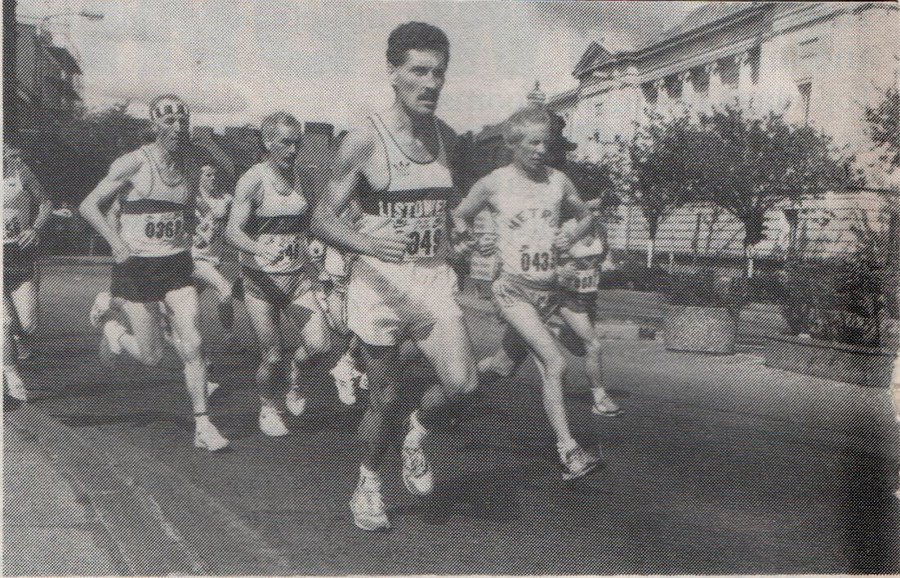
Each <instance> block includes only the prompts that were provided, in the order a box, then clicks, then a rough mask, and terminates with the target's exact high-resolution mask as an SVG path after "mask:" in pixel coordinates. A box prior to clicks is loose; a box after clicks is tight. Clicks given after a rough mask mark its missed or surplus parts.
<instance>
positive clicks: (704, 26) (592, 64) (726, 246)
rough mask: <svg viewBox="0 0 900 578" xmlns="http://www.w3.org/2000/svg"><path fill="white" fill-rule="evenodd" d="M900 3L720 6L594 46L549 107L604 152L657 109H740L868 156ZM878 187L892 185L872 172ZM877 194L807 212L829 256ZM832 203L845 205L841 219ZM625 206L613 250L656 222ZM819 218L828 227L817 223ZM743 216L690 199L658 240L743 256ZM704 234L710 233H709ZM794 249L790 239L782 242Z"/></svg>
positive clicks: (892, 77)
mask: <svg viewBox="0 0 900 578" xmlns="http://www.w3.org/2000/svg"><path fill="white" fill-rule="evenodd" d="M898 24H900V19H898V7H897V5H896V4H894V3H787V2H786V3H763V2H723V3H711V4H707V5H704V6H702V7H700V8H697V9H695V10H694V11H693V12H691V13H690V14H688V16H687V17H686V18H685V21H684V22H683V23H681V24H679V25H678V26H675V27H674V28H671V29H669V30H667V31H665V32H663V33H662V34H660V35H658V36H656V37H654V38H650V39H648V41H647V42H645V43H644V44H643V45H641V46H639V47H637V48H636V49H635V50H632V51H623V52H610V51H608V50H607V49H606V48H604V47H603V46H602V45H600V44H599V43H596V42H594V43H591V44H590V45H589V46H588V47H587V49H586V50H585V52H584V54H583V56H582V58H581V59H580V61H579V62H578V63H577V65H576V66H575V69H574V70H573V76H575V78H576V79H577V81H578V85H577V86H576V87H575V88H573V89H571V90H569V91H566V92H564V93H562V94H558V95H555V96H553V97H552V98H550V99H549V101H548V106H549V107H550V108H551V109H552V110H553V111H554V112H556V113H557V114H558V115H559V116H560V117H562V119H563V120H564V121H565V127H564V133H563V134H564V136H565V137H566V138H567V139H568V140H570V141H572V142H573V143H575V144H576V145H577V149H576V150H575V151H574V152H573V153H572V155H573V156H574V157H576V158H579V159H589V160H599V159H601V158H602V157H603V156H604V155H605V154H606V153H608V152H610V151H611V150H612V149H613V148H615V147H616V146H617V144H616V143H617V141H618V140H625V141H627V140H629V139H630V138H631V136H632V135H633V133H634V130H635V128H636V127H637V126H639V125H640V123H641V122H642V121H643V119H644V118H646V116H645V115H646V113H647V111H648V110H655V111H657V112H660V113H663V114H666V113H667V112H669V111H673V110H678V109H682V108H683V107H689V108H691V109H694V110H708V109H710V108H711V107H715V106H724V105H726V104H727V105H738V106H742V107H752V108H753V109H756V110H759V111H761V112H766V111H778V112H784V114H785V116H786V118H787V120H789V121H790V122H793V123H809V124H811V125H813V126H815V127H816V128H819V129H821V130H823V131H824V132H825V133H826V134H828V135H829V136H831V137H832V138H833V139H834V143H835V144H836V145H837V146H840V147H846V149H847V150H848V151H849V152H852V153H854V154H857V155H858V156H859V157H862V158H866V156H867V154H868V153H869V151H870V149H871V147H872V145H871V141H870V139H869V137H868V134H867V131H866V123H865V118H864V111H865V107H866V106H867V105H870V104H873V103H874V102H876V101H877V99H878V98H879V96H880V92H879V91H880V90H883V89H885V88H886V87H887V86H889V85H890V84H891V83H896V70H897V66H898V60H897V58H898V44H897V42H896V34H897V30H898V29H900V27H898ZM867 177H868V181H869V182H870V183H871V184H872V186H873V187H876V188H877V187H878V186H879V185H881V184H882V183H881V179H880V176H879V175H878V174H877V171H874V172H873V171H869V173H868V174H867ZM873 203H874V200H873V197H872V195H867V194H865V193H857V194H854V195H849V196H848V195H846V194H843V195H840V194H832V195H830V196H829V197H828V198H827V199H826V200H825V201H824V202H822V201H820V202H818V203H812V204H810V205H809V206H808V207H806V209H803V211H804V213H803V214H804V215H805V216H806V217H808V219H806V221H807V222H805V224H804V225H802V226H805V227H806V229H807V231H808V233H807V234H809V235H810V236H811V237H814V238H816V242H815V243H814V245H815V246H818V247H819V248H820V250H821V251H822V252H823V253H825V254H830V253H835V252H841V251H844V250H846V248H847V247H848V246H849V243H851V242H852V240H851V239H850V238H849V236H848V234H849V233H848V231H847V229H848V228H849V226H850V225H849V221H851V220H852V219H854V218H857V217H858V215H856V213H858V212H859V211H863V212H866V211H868V209H869V208H871V206H872V205H873ZM831 209H837V213H838V214H837V215H834V214H830V213H835V211H831ZM638 213H639V211H636V210H635V208H634V207H629V206H628V204H627V203H626V204H625V205H623V207H622V222H620V223H619V224H617V225H615V226H614V227H613V229H614V231H613V232H614V239H613V244H614V246H619V247H622V248H640V247H642V246H643V244H644V242H645V241H646V227H645V225H644V224H643V223H642V219H641V218H640V217H639V216H638ZM817 223H825V224H824V225H821V226H820V225H818V224H817ZM788 224H789V223H788V220H787V219H786V218H785V217H784V215H783V213H782V212H781V211H773V212H772V214H771V215H770V219H769V223H768V224H767V228H768V230H769V232H770V234H769V235H768V239H767V240H766V241H764V242H763V243H761V244H760V246H759V250H760V252H761V253H762V254H766V253H771V252H773V251H774V252H777V251H778V249H779V247H780V244H781V243H782V241H783V239H784V238H786V237H787V236H788V235H789V233H788V232H787V231H785V227H787V226H788ZM740 229H741V227H740V224H739V223H738V222H737V221H736V220H734V219H733V218H731V217H730V216H729V215H727V214H721V212H720V211H716V210H714V209H712V208H709V207H685V208H684V209H682V210H680V211H679V212H678V213H676V214H675V215H673V216H672V217H670V218H669V219H668V221H667V222H664V223H663V225H662V227H661V228H660V231H659V236H658V239H657V248H658V250H661V251H674V252H678V253H683V252H685V251H688V250H694V249H692V247H695V246H696V245H697V244H698V239H697V231H698V230H701V231H703V230H706V231H707V234H706V235H705V238H703V239H700V240H699V244H700V245H701V246H702V247H704V248H706V249H707V250H708V252H711V253H714V254H730V255H736V254H739V253H740V251H741V250H742V248H741V241H742V239H743V236H742V232H741V230H740ZM701 236H702V235H701ZM781 248H783V247H781Z"/></svg>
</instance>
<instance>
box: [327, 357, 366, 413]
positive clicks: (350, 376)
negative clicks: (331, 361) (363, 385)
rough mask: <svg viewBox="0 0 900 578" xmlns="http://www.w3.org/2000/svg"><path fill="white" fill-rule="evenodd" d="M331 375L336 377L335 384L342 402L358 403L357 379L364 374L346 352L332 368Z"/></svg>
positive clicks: (346, 403)
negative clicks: (357, 368)
mask: <svg viewBox="0 0 900 578" xmlns="http://www.w3.org/2000/svg"><path fill="white" fill-rule="evenodd" d="M331 376H332V377H333V378H334V386H335V387H336V388H337V391H338V399H340V400H341V403H343V404H344V405H353V404H354V403H356V381H357V380H358V379H360V377H361V376H362V374H361V373H360V372H358V371H356V368H355V367H353V363H352V362H351V361H350V360H349V359H348V355H347V354H344V356H343V357H341V358H340V359H339V360H338V362H337V365H335V366H334V368H332V370H331Z"/></svg>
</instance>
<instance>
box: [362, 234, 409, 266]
mask: <svg viewBox="0 0 900 578" xmlns="http://www.w3.org/2000/svg"><path fill="white" fill-rule="evenodd" d="M368 245H369V246H368V247H367V248H366V249H367V250H366V251H365V252H366V254H368V255H371V256H372V257H376V258H378V259H381V260H382V261H385V262H387V263H400V262H401V261H403V256H404V255H405V254H406V247H407V243H406V239H404V238H403V237H369V243H368Z"/></svg>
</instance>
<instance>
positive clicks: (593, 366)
mask: <svg viewBox="0 0 900 578" xmlns="http://www.w3.org/2000/svg"><path fill="white" fill-rule="evenodd" d="M559 314H560V315H561V316H562V318H563V319H564V320H565V322H566V323H567V324H568V325H569V327H571V328H572V331H574V332H575V334H576V335H578V337H580V338H581V340H582V341H583V342H584V348H585V357H584V364H585V369H586V371H587V375H588V379H589V380H590V382H591V393H592V394H593V396H594V412H595V413H600V414H604V415H615V414H617V413H619V412H620V411H621V410H620V409H619V406H618V405H617V404H616V403H615V402H614V401H613V400H612V398H610V397H609V394H607V392H606V389H604V383H603V348H602V346H601V344H600V339H599V338H598V337H597V333H596V332H595V331H594V326H593V324H592V323H591V318H590V316H589V315H588V314H587V313H585V312H580V311H573V310H571V309H568V308H566V307H562V308H560V310H559Z"/></svg>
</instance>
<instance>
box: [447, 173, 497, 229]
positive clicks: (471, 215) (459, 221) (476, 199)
mask: <svg viewBox="0 0 900 578" xmlns="http://www.w3.org/2000/svg"><path fill="white" fill-rule="evenodd" d="M492 194H493V191H492V189H491V186H490V181H489V179H488V178H487V177H485V178H483V179H481V180H480V181H478V182H477V183H475V184H474V185H472V188H471V189H469V194H468V195H466V197H465V198H464V199H463V200H462V202H461V203H460V204H459V206H457V207H456V208H455V209H454V210H453V223H454V226H455V227H456V230H458V231H459V232H461V233H462V232H463V231H467V230H469V228H470V227H471V226H472V221H473V220H474V219H475V216H476V215H477V214H478V213H480V212H481V210H482V209H484V208H485V207H487V206H490V204H491V196H492Z"/></svg>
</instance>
